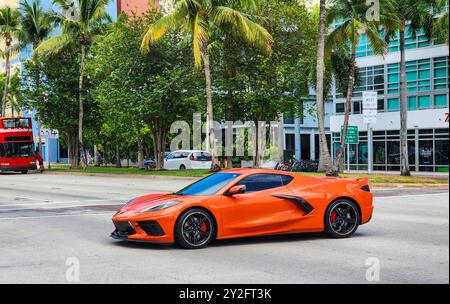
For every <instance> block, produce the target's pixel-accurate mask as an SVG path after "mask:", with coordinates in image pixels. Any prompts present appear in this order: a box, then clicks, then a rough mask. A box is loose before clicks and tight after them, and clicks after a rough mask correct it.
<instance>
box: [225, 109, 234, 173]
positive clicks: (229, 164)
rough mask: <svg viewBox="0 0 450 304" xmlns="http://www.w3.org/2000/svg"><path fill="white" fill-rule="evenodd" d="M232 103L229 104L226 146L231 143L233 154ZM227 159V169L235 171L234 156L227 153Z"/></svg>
mask: <svg viewBox="0 0 450 304" xmlns="http://www.w3.org/2000/svg"><path fill="white" fill-rule="evenodd" d="M231 106H232V105H231V102H229V103H228V108H227V130H226V133H225V145H227V143H230V145H231V148H232V150H231V151H228V152H231V153H233V123H232V120H233V115H232V113H231ZM225 151H227V147H226V148H225ZM226 154H227V155H226V157H227V169H233V156H232V155H230V154H229V153H226Z"/></svg>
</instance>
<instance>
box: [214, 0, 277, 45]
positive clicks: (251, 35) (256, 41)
mask: <svg viewBox="0 0 450 304" xmlns="http://www.w3.org/2000/svg"><path fill="white" fill-rule="evenodd" d="M213 18H214V23H215V24H217V25H218V26H232V27H234V28H236V30H237V31H239V32H240V33H241V34H242V36H243V38H244V39H245V40H246V41H247V42H248V43H250V44H253V45H254V46H256V47H258V48H259V49H261V50H263V51H265V52H268V53H270V52H271V50H272V44H273V37H272V35H270V33H269V32H268V31H267V30H266V29H265V28H264V27H263V26H261V25H260V24H258V23H256V22H253V21H251V20H250V19H249V18H247V17H246V16H245V15H244V14H242V13H241V12H239V11H237V10H235V9H233V8H230V7H226V6H219V7H216V8H215V12H214V14H213Z"/></svg>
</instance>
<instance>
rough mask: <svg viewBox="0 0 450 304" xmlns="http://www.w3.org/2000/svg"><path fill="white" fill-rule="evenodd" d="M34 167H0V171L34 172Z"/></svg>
mask: <svg viewBox="0 0 450 304" xmlns="http://www.w3.org/2000/svg"><path fill="white" fill-rule="evenodd" d="M36 169H37V167H36V165H32V166H21V167H0V171H11V172H14V171H16V172H20V171H28V170H36Z"/></svg>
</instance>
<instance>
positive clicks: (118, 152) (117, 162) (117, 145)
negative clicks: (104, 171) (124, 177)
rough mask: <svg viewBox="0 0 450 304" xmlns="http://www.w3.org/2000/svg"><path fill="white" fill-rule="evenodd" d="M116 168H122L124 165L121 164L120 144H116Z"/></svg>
mask: <svg viewBox="0 0 450 304" xmlns="http://www.w3.org/2000/svg"><path fill="white" fill-rule="evenodd" d="M115 154H116V168H122V164H121V163H120V147H119V144H116V153H115Z"/></svg>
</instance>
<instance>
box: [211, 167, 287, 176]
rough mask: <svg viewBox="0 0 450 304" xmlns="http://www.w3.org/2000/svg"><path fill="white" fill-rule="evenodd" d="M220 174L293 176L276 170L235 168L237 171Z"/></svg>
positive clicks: (231, 170) (232, 170)
mask: <svg viewBox="0 0 450 304" xmlns="http://www.w3.org/2000/svg"><path fill="white" fill-rule="evenodd" d="M220 172H227V173H238V174H256V173H258V174H283V175H290V176H293V174H292V173H290V172H286V171H280V170H274V169H260V168H235V169H227V170H222V171H220Z"/></svg>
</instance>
